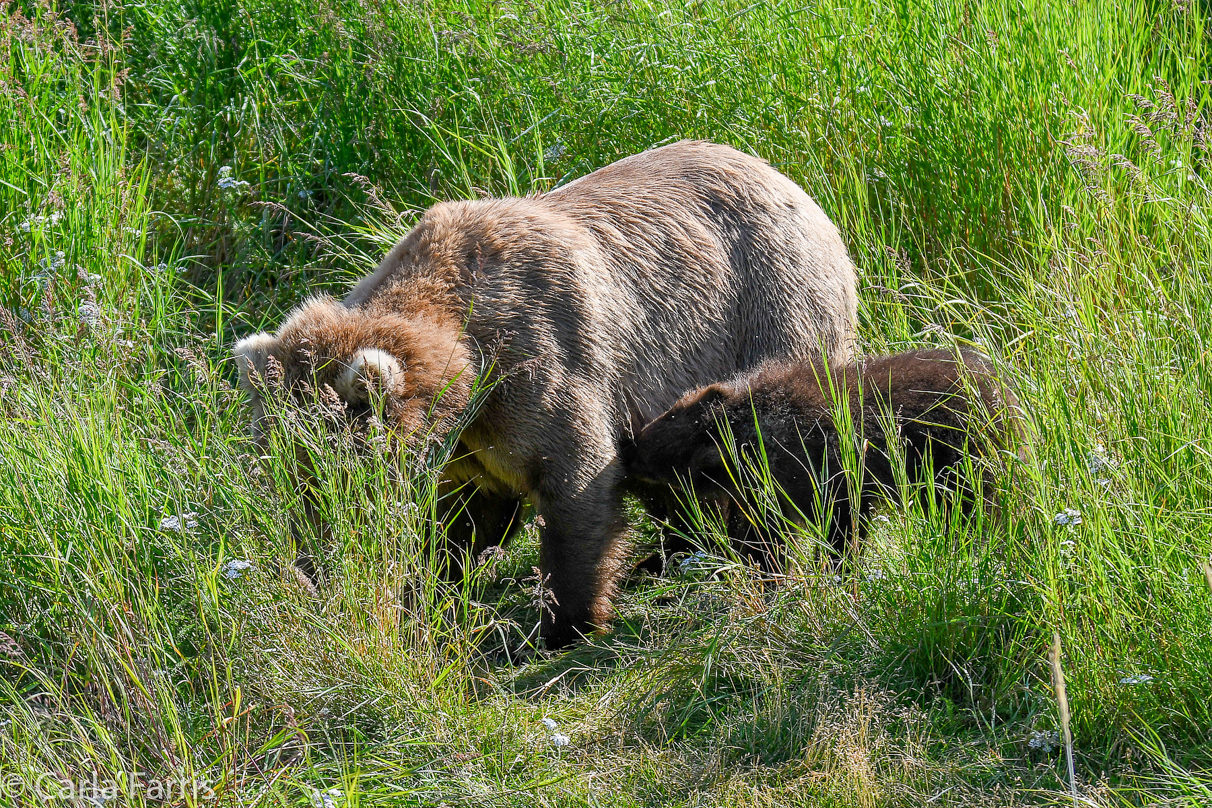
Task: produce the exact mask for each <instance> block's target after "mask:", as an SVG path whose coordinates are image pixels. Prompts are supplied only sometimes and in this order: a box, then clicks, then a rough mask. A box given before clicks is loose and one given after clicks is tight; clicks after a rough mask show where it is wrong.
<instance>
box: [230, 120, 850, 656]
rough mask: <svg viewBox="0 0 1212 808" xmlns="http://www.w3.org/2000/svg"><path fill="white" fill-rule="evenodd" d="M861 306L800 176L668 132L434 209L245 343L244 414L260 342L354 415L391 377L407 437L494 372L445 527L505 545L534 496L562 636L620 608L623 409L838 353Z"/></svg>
mask: <svg viewBox="0 0 1212 808" xmlns="http://www.w3.org/2000/svg"><path fill="white" fill-rule="evenodd" d="M855 306H856V296H855V270H854V265H853V264H852V263H851V261H850V258H849V257H848V255H847V252H846V247H845V245H844V244H843V242H842V239H841V237H840V236H839V234H838V231H837V229H836V228H835V227H834V225H833V224H832V222H830V221H829V219H828V217H826V216H825V214H824V213H823V212H822V211H821V209H820V208H819V207H818V206H817V204H816V203H815V202H814V201H813V200H812V199H811V198H809V196H808V195H807V194H805V193H804V191H803V190H801V189H800V188H799V187H798V186H797V185H796V184H795V183H794V182H792V181H791V180H789V179H788V178H786V177H785V176H783V175H782V174H780V173H779V172H777V171H775V170H774V169H773V168H771V166H770V165H769V164H767V163H766V162H764V161H763V160H761V159H758V158H756V157H752V156H749V155H747V154H743V153H741V152H739V151H736V150H735V149H732V148H729V147H727V146H721V145H715V144H711V143H704V142H680V143H674V144H671V145H668V146H663V147H661V148H657V149H652V150H650V151H647V152H644V153H642V154H638V155H635V156H632V157H628V158H626V159H623V160H620V161H619V162H617V163H614V164H612V165H609V166H606V167H605V168H602V169H599V170H598V171H595V172H593V173H591V174H588V175H586V176H584V177H581V178H580V179H577V180H575V181H573V182H570V183H568V184H567V185H564V186H562V187H560V188H557V189H556V190H553V191H551V192H548V193H543V194H537V195H535V196H530V197H526V198H504V199H481V200H476V201H461V202H448V203H442V204H438V205H435V206H434V207H432V208H430V209H429V210H428V211H427V212H426V213H425V215H424V216H422V218H421V219H420V221H419V222H418V223H417V224H416V226H415V227H413V229H412V230H411V231H410V232H409V233H408V234H407V235H406V236H405V237H404V238H403V239H402V240H401V241H400V242H399V243H398V244H397V245H396V246H395V247H394V248H393V249H392V250H391V251H390V252H389V253H388V254H387V256H386V257H385V258H384V259H383V261H382V263H380V265H379V267H378V268H377V269H376V270H374V271H373V272H372V273H370V274H369V275H368V276H367V277H365V278H364V279H363V280H362V281H361V282H360V283H358V284H357V286H356V287H355V288H354V289H353V290H352V291H351V292H350V293H349V294H348V295H347V296H346V297H345V299H344V300H343V301H337V300H334V299H331V298H326V297H318V298H314V299H312V300H310V301H308V302H306V303H304V304H303V305H302V306H300V307H299V308H298V309H297V310H296V311H294V312H293V313H292V314H290V315H289V316H288V317H287V319H286V321H285V322H284V323H283V325H282V327H281V328H280V330H279V331H278V333H277V334H276V335H272V336H271V335H268V334H258V335H254V336H252V337H249V338H247V339H245V340H243V341H242V342H240V343H239V344H238V345H237V346H236V348H235V353H236V355H237V357H238V358H239V364H240V369H241V374H242V375H241V379H242V383H243V386H244V387H245V389H246V390H247V391H248V392H249V394H250V396H251V398H252V405H253V410H254V420H256V419H257V418H258V416H259V412H260V404H259V398H258V396H259V394H258V392H257V389H256V388H257V384H256V379H257V377H259V376H260V375H263V374H264V373H265V372H266V370H267V365H268V364H272V363H270V358H271V357H272V358H274V359H276V360H277V362H279V363H281V365H282V366H283V368H284V375H285V377H286V383H287V385H290V384H298V383H301V381H303V380H310V381H309V383H310V384H312V385H314V386H319V387H323V386H324V385H327V386H329V387H331V388H332V390H334V391H336V393H337V394H338V395H340V396H341V397H342V398H343V399H344V400H345V401H346V403H347V404H348V405H349V407H350V410H351V411H352V412H354V413H357V412H359V411H365V408H366V406H367V400H368V396H369V391H370V390H372V389H378V390H380V391H382V393H383V395H384V397H385V398H386V400H387V412H388V413H389V414H390V416H391V417H390V419H388V420H390V421H391V423H392V425H393V426H394V428H395V429H396V431H397V432H398V433H399V434H400V435H403V436H407V435H409V434H413V433H419V432H421V431H425V430H431V429H433V428H434V425H435V423H438V424H442V423H453V422H454V420H455V419H454V416H456V415H457V414H458V413H459V411H460V410H461V409H462V408H463V407H465V406H466V405H467V400H468V395H469V391H470V390H471V384H472V380H473V378H474V377H475V376H476V375H477V374H480V373H482V372H483V373H488V374H489V375H491V377H492V382H493V386H492V388H491V392H490V393H489V394H488V396H487V397H486V399H485V400H484V401H483V402H482V406H480V407H478V408H477V410H476V411H475V413H474V414H473V415H472V416H471V417H469V418H467V419H463V420H465V421H467V423H466V424H465V425H464V426H463V429H462V433H461V438H460V444H459V450H458V451H457V452H456V454H457V459H456V460H454V461H453V462H451V463H450V464H449V466H448V467H447V468H446V470H445V472H444V474H445V480H446V483H447V486H448V488H449V489H452V490H453V489H454V488H456V487H458V486H460V485H463V484H465V483H471V485H472V486H473V487H474V488H475V489H477V491H476V493H475V494H474V496H471V497H470V498H467V497H466V496H464V494H463V493H460V494H459V495H458V496H454V495H452V496H451V497H449V498H448V499H449V500H450V501H451V505H450V508H449V510H450V513H452V514H456V513H457V514H458V516H457V518H451V519H450V522H451V524H449V525H447V532H448V535H449V536H450V537H451V538H452V539H453V540H455V541H459V542H464V543H470V542H471V541H472V539H473V537H474V542H475V545H476V546H477V547H480V546H485V545H487V544H492V543H497V542H499V541H501V540H502V539H503V538H504V537H505V534H506V533H507V531H508V530H510V529H511V527H510V526H511V525H516V524H517V521H518V509H519V507H520V503H521V502H522V501H528V502H529V503H530V504H531V505H533V507H534V508H535V510H536V513H537V520H536V521H537V523H538V524H539V525H540V535H541V551H540V556H541V558H540V563H541V569H542V574H543V576H544V579H545V581H546V585H547V586H548V587H549V588H550V590H551V594H552V595H554V598H555V605H554V606H553V607H552V609H551V611H550V612H549V613H547V614H545V615H544V618H543V621H544V622H543V636H544V638H545V639H546V641H547V644H548V645H549V646H550V647H555V646H560V645H563V644H565V643H568V642H570V641H572V640H574V639H576V637H577V636H578V634H579V633H580V632H584V631H587V630H589V629H591V628H592V627H599V626H603V625H605V623H606V622H607V620H608V618H609V616H610V611H611V602H612V598H613V596H614V594H615V589H616V585H617V582H618V580H619V577H620V573H621V571H622V569H621V564H622V560H623V558H624V557H625V551H626V547H625V543H624V541H623V538H624V535H625V532H626V520H625V518H624V507H623V493H624V487H623V483H624V475H623V469H622V467H621V465H620V463H619V462H618V460H617V457H616V454H617V449H618V447H619V445H620V441H621V440H622V438H623V437H624V436H625V435H626V434H627V433H628V431H629V428H630V415H629V413H630V412H631V411H633V410H634V411H637V412H639V413H641V414H642V415H643V416H644V417H646V418H652V417H655V416H656V415H657V414H658V413H660V412H663V411H664V410H665V409H667V408H668V407H669V406H670V405H671V404H673V403H674V402H675V401H676V400H677V399H678V397H679V396H680V395H681V394H682V393H683V392H684V391H686V390H689V389H692V388H695V387H698V386H699V385H702V384H706V383H708V382H711V381H713V380H716V379H721V378H726V377H728V376H731V375H733V374H735V373H738V372H742V371H746V370H751V369H753V368H756V367H757V366H758V365H759V364H761V363H762V362H764V361H767V360H770V359H789V360H804V359H807V358H809V357H813V356H821V355H822V354H823V355H825V356H828V357H829V361H830V362H834V363H845V362H848V361H850V359H851V358H852V356H853V345H854V322H855V316H856V315H855ZM435 398H436V399H438V401H439V403H438V405H437V406H436V407H433V406H432V405H433V404H434V401H435ZM431 410H432V411H431ZM254 432H255V429H254ZM467 490H468V488H467V487H464V488H463V489H461V491H463V492H466V491H467Z"/></svg>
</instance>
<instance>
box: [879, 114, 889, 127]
mask: <svg viewBox="0 0 1212 808" xmlns="http://www.w3.org/2000/svg"><path fill="white" fill-rule="evenodd" d="M880 126H882V127H884V128H885V129H888V128H890V127H891V126H892V121H890V120H888V119H887V118H885V117H884V116H883V115H881V116H880Z"/></svg>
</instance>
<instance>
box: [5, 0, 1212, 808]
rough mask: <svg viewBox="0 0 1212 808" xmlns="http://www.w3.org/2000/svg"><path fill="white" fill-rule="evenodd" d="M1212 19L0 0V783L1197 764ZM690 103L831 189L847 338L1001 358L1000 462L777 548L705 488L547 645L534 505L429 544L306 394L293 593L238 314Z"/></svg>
mask: <svg viewBox="0 0 1212 808" xmlns="http://www.w3.org/2000/svg"><path fill="white" fill-rule="evenodd" d="M1210 31H1212V27H1210V26H1209V19H1208V10H1207V6H1206V4H1201V3H1196V2H1190V0H1182V1H1180V0H1159V1H1158V2H1134V1H1133V0H1124V2H1093V1H1088V0H1072V1H1070V0H1053V2H1035V0H988V1H987V2H979V0H968V2H961V0H926V2H922V3H910V2H903V1H901V0H853V2H843V1H842V0H837V1H836V2H833V3H827V2H815V1H814V0H804V1H803V2H798V1H797V2H786V3H784V2H775V1H773V0H772V1H771V2H761V0H759V1H758V2H733V0H726V2H707V1H706V0H691V1H690V2H674V1H672V0H617V1H616V2H604V1H601V0H582V1H577V0H533V1H532V2H517V3H515V2H508V0H499V1H497V0H486V1H485V2H473V0H360V2H355V1H354V0H106V1H105V2H88V1H87V0H79V2H67V1H66V0H63V1H61V2H56V0H39V1H38V2H8V1H6V2H0V805H2V806H26V805H42V804H50V805H65V806H66V805H71V806H99V805H115V806H126V805H132V806H144V805H188V806H195V805H223V806H229V805H230V806H237V805H239V806H245V805H265V806H311V805H314V806H317V808H347V807H348V808H355V807H357V806H414V805H415V806H452V807H453V806H704V808H706V807H707V806H710V807H711V808H714V807H715V806H753V807H754V808H757V807H758V806H789V805H793V806H925V805H930V806H971V805H989V806H1016V805H1082V806H1108V807H1110V806H1184V807H1185V806H1192V807H1194V806H1208V805H1212V555H1210V554H1212V354H1210V352H1212V227H1210V225H1212V190H1210V187H1209V183H1210V182H1212V124H1210V123H1209V120H1210V119H1212V112H1210V111H1209V110H1210V107H1212V97H1210V94H1209V89H1210V82H1209V80H1210V79H1212V69H1210V68H1212V39H1210ZM681 138H705V139H710V140H715V141H719V142H724V143H729V144H732V145H733V146H735V147H737V148H739V149H742V150H744V151H748V152H751V153H754V154H757V155H760V156H762V157H764V158H765V159H767V160H769V161H770V162H771V163H772V164H774V165H775V166H776V167H777V168H778V169H779V170H780V171H782V172H783V173H785V174H787V175H788V176H790V177H792V178H793V179H794V180H796V181H797V182H798V183H800V184H801V185H802V186H803V187H804V188H805V189H806V190H807V191H808V192H809V193H810V194H811V195H812V196H813V197H814V198H815V199H816V200H817V201H818V202H819V203H820V204H821V206H822V207H823V208H824V209H825V211H826V212H827V213H828V214H829V215H830V216H831V217H832V218H833V220H834V221H835V222H836V223H837V224H838V226H839V228H840V229H841V231H842V234H843V236H844V238H845V239H846V242H847V244H848V245H849V248H850V250H851V254H852V256H853V258H854V260H855V263H856V264H857V266H858V268H859V274H860V277H859V289H860V295H861V300H860V322H859V326H858V328H859V336H860V346H859V348H860V352H861V353H864V354H875V353H885V352H890V351H896V350H903V349H907V348H910V347H944V348H945V347H956V346H966V347H972V346H976V347H978V348H980V349H981V350H983V351H985V352H986V353H988V354H989V355H990V356H991V357H992V358H993V359H994V361H995V363H996V364H997V366H998V368H999V369H1000V370H1001V371H1002V372H1003V373H1004V375H1005V377H1006V378H1007V379H1008V380H1009V381H1010V382H1011V383H1012V384H1013V385H1014V386H1015V388H1016V389H1017V391H1018V394H1019V397H1020V399H1021V402H1022V407H1023V412H1024V417H1025V421H1026V426H1027V433H1028V438H1027V442H1028V445H1029V452H1026V453H1024V456H1023V457H1022V458H1012V459H1011V460H1010V461H1009V462H1008V464H1007V468H1006V469H1005V472H1004V473H1003V474H1002V475H1001V478H1000V480H999V486H998V492H997V499H998V502H999V507H998V509H997V513H996V514H994V513H989V514H979V513H978V514H977V515H976V517H975V518H973V519H971V520H966V521H964V522H963V523H961V524H956V525H946V524H942V523H941V522H942V520H941V519H940V517H939V515H938V514H937V513H932V512H925V511H923V510H922V509H921V508H920V507H919V506H916V505H912V506H905V507H886V508H884V509H883V510H882V511H881V513H880V516H879V517H877V521H876V523H875V529H874V530H873V534H872V538H871V541H870V543H869V545H868V546H867V547H866V548H865V549H864V552H863V554H862V556H861V559H860V561H859V562H858V563H857V564H856V565H855V567H854V568H853V569H847V570H846V571H845V574H844V575H843V576H840V577H836V578H835V576H834V575H833V574H832V571H831V570H830V569H829V568H828V567H827V566H825V565H821V564H819V563H814V562H813V558H812V556H811V553H805V554H803V557H802V559H801V560H802V562H803V563H800V564H797V565H793V567H792V569H791V572H790V574H789V575H788V576H787V580H785V581H784V582H783V583H782V584H781V585H780V586H777V587H770V586H765V585H763V582H762V581H761V580H760V578H759V575H758V573H757V572H756V571H755V570H753V569H750V568H748V567H746V566H745V565H744V564H741V563H738V562H737V560H736V559H735V558H730V557H729V555H728V553H727V552H726V551H725V550H724V549H723V545H722V543H721V542H720V541H719V539H720V537H719V536H718V531H714V530H713V529H712V527H711V526H710V525H706V524H705V525H703V526H702V528H703V529H702V530H700V531H697V532H696V536H695V538H696V540H697V541H698V542H699V543H700V545H701V546H702V552H700V553H698V554H696V555H694V556H691V557H686V558H681V559H677V560H676V561H677V563H675V564H674V565H673V569H672V570H670V571H669V573H668V574H666V575H664V576H660V577H656V576H650V575H647V574H642V573H639V572H637V573H635V574H634V575H632V576H631V578H630V579H629V580H628V582H627V585H626V587H625V589H624V593H623V596H622V597H621V599H620V601H619V606H618V618H617V620H616V622H615V624H614V625H613V627H612V629H611V630H610V631H609V632H606V633H602V634H599V635H596V636H594V637H591V638H590V639H589V641H588V642H586V643H585V644H583V645H581V646H578V647H575V648H573V649H571V650H568V651H563V652H559V653H549V652H542V651H535V649H534V648H533V644H532V642H533V637H534V628H535V625H536V623H537V621H538V618H539V609H540V608H541V603H540V600H541V598H539V599H537V598H536V581H537V579H536V578H535V576H534V572H533V568H534V567H535V566H536V565H537V564H538V552H537V533H536V530H537V528H535V527H533V526H531V527H530V528H528V529H527V531H526V533H525V534H524V535H523V536H522V537H520V538H519V540H517V541H515V542H514V543H512V544H511V545H510V546H509V547H508V548H506V549H505V550H503V551H502V552H500V553H497V554H495V555H492V556H491V557H488V558H485V559H484V560H483V561H484V563H482V564H480V565H479V566H477V567H476V568H475V569H474V571H472V572H471V573H469V574H468V575H467V576H466V577H465V579H464V580H462V581H460V582H457V583H446V582H444V580H443V579H442V577H441V576H440V575H438V574H437V572H436V571H435V569H434V567H435V563H434V561H433V559H432V558H431V555H432V553H431V552H430V549H431V548H432V546H433V542H432V539H433V537H434V534H435V532H436V530H437V529H436V528H435V524H434V520H433V518H432V513H433V504H434V497H435V491H434V480H435V474H436V469H435V468H434V464H433V463H432V462H422V461H420V460H418V459H417V458H411V459H409V458H404V459H400V458H398V457H396V456H395V455H394V454H393V453H392V452H390V451H382V447H378V446H375V447H371V448H366V447H363V448H358V447H356V446H354V444H353V442H352V441H350V440H347V439H345V438H344V437H342V436H341V435H340V434H339V433H333V432H332V431H331V430H328V431H325V430H324V429H323V427H322V426H321V427H320V428H318V429H312V432H311V433H310V438H312V439H313V440H311V441H310V444H309V445H310V446H311V448H312V451H313V452H314V453H315V454H316V455H317V457H318V459H319V462H321V463H323V464H328V467H331V468H336V467H342V468H344V473H343V474H340V475H330V476H329V477H327V478H326V479H327V480H329V481H330V482H329V483H328V484H327V485H326V487H325V489H324V491H323V492H322V494H323V496H322V507H323V509H324V510H326V512H327V513H328V515H329V516H330V517H331V518H332V520H333V521H334V524H335V530H334V532H333V537H332V539H331V540H330V541H328V542H326V543H323V542H313V544H314V545H315V551H316V553H317V555H318V556H319V558H320V561H321V564H322V566H323V568H324V569H325V571H326V580H325V582H324V586H323V587H322V588H321V590H320V591H319V593H318V594H317V595H313V594H310V593H309V592H308V591H307V590H306V589H305V588H304V587H303V586H301V585H300V582H299V580H298V578H297V577H296V576H295V575H294V574H293V573H292V567H291V562H292V560H293V558H294V555H295V553H294V548H293V546H292V539H291V524H292V513H293V512H295V511H296V510H297V508H298V506H299V496H298V494H297V493H296V492H295V490H294V488H293V486H292V485H291V483H290V475H289V473H288V471H287V469H286V462H285V459H284V454H289V452H290V451H291V450H290V449H289V448H288V449H286V451H285V453H284V449H283V447H284V446H286V444H285V443H284V442H283V441H282V440H280V439H275V440H274V441H271V444H270V448H269V450H268V453H267V454H265V455H263V456H262V453H261V451H260V450H258V449H257V448H256V447H254V446H253V444H252V442H251V441H250V439H249V436H248V426H247V424H248V413H247V410H246V407H245V406H244V402H243V398H242V394H241V393H240V392H239V391H238V390H237V389H235V382H236V368H235V366H234V363H233V362H232V360H231V359H230V349H231V346H232V345H233V343H234V342H235V341H236V340H237V339H239V338H240V337H242V336H244V335H247V334H249V333H252V332H253V331H255V330H259V329H272V328H273V326H274V325H275V324H276V323H277V322H279V320H280V319H281V317H282V316H283V314H284V313H285V312H286V311H287V310H289V308H290V307H291V306H292V305H294V304H295V303H297V302H299V301H301V300H302V299H303V298H304V297H305V296H306V295H308V294H312V293H316V292H328V293H332V294H337V295H339V294H341V293H342V292H343V291H344V290H346V289H348V288H349V287H350V285H351V284H352V282H353V281H355V280H356V279H357V278H358V277H359V276H360V275H361V274H362V273H364V272H366V271H367V270H368V269H369V268H370V267H372V266H373V265H374V263H375V262H376V260H377V258H378V257H379V256H381V255H382V253H383V252H384V251H385V250H386V249H387V248H388V246H389V245H390V244H392V243H393V242H394V241H395V240H396V239H398V238H399V237H400V236H401V235H402V234H403V233H405V232H406V231H407V230H408V228H409V227H410V225H411V224H412V223H413V222H414V221H415V220H416V219H417V217H418V216H419V214H420V212H421V211H423V210H424V209H425V208H426V207H427V206H429V205H431V204H433V203H434V202H435V201H438V200H444V199H453V198H474V197H476V196H481V195H501V194H528V193H537V192H542V191H545V190H548V189H551V188H553V187H556V186H557V185H559V184H561V183H564V182H567V181H569V180H571V179H574V178H576V177H578V176H581V175H583V174H586V173H588V172H590V171H592V170H594V169H596V168H598V167H601V166H603V165H606V164H608V163H610V162H612V161H614V160H616V159H618V158H620V157H623V156H626V155H629V154H633V153H635V152H638V151H641V150H643V149H646V148H649V147H652V146H655V145H660V144H663V143H667V142H671V141H674V140H677V139H681ZM314 426H315V424H314V423H309V421H308V419H301V420H300V421H299V422H298V423H296V427H297V428H298V430H299V431H300V432H301V433H307V432H308V429H309V427H314ZM334 435H336V437H334ZM308 437H309V436H308V435H303V438H308ZM346 437H347V436H346ZM634 517H635V520H634V521H635V524H634V535H635V538H636V548H637V549H636V555H637V559H638V558H641V557H642V556H643V548H644V547H645V546H648V545H649V544H650V543H651V542H653V541H655V540H656V537H657V535H658V533H659V531H658V529H657V527H656V526H655V525H653V524H651V523H650V522H649V521H647V520H646V518H645V517H644V516H643V515H642V514H641V512H640V511H639V510H638V508H637V509H636V510H635V514H634ZM796 538H797V537H795V536H792V537H791V541H792V542H793V544H794V543H795V541H796ZM1056 643H1059V646H1057V645H1056ZM1058 668H1059V670H1060V671H1061V673H1062V674H1063V680H1064V694H1063V696H1062V694H1061V692H1060V688H1058V686H1057V685H1058V677H1057V675H1056V671H1057V669H1058ZM1067 740H1068V743H1066V741H1067ZM1070 760H1071V768H1070Z"/></svg>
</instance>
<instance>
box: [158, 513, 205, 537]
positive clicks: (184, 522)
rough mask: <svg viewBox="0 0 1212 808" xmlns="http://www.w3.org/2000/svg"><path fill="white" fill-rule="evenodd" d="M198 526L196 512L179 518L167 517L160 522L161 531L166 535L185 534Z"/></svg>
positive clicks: (174, 516) (184, 514)
mask: <svg viewBox="0 0 1212 808" xmlns="http://www.w3.org/2000/svg"><path fill="white" fill-rule="evenodd" d="M197 526H198V514H197V513H196V512H195V511H190V512H189V513H183V514H181V515H179V516H177V515H173V516H166V517H164V518H163V519H161V520H160V529H161V530H163V531H165V532H166V533H184V532H185V531H187V530H193V529H194V528H196V527H197Z"/></svg>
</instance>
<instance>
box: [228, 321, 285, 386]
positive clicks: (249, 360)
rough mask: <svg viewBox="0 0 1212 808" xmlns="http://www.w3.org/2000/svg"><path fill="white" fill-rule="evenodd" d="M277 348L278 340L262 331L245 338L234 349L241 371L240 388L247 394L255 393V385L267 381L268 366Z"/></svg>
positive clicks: (233, 352)
mask: <svg viewBox="0 0 1212 808" xmlns="http://www.w3.org/2000/svg"><path fill="white" fill-rule="evenodd" d="M277 346H278V338H277V337H275V336H274V335H273V334H266V333H265V332H264V331H262V332H261V333H259V334H253V335H252V336H251V337H245V338H244V339H242V340H240V341H239V342H237V343H236V347H234V348H232V351H231V352H232V354H233V355H234V356H235V357H236V365H237V367H238V368H239V370H240V387H241V388H243V389H244V390H245V391H246V392H249V393H252V392H255V388H254V383H255V382H264V381H265V369H266V365H267V364H268V362H269V357H270V356H271V355H272V354H273V352H274V349H275V348H276V347H277Z"/></svg>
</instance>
